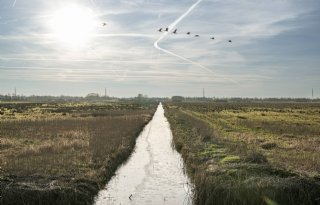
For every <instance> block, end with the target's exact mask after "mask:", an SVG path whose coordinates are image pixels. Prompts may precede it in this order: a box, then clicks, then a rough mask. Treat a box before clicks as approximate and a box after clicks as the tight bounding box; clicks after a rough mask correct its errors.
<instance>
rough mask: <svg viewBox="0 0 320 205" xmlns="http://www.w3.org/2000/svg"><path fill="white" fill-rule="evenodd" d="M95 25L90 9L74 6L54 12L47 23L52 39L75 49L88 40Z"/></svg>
mask: <svg viewBox="0 0 320 205" xmlns="http://www.w3.org/2000/svg"><path fill="white" fill-rule="evenodd" d="M96 24H97V23H96V19H95V16H94V15H93V12H92V11H91V10H90V9H88V8H85V7H80V6H78V5H74V4H71V5H68V6H65V7H63V8H62V9H60V10H58V11H56V12H55V13H54V14H53V16H52V19H51V21H50V22H49V25H50V28H51V30H52V33H53V36H54V38H56V39H57V40H59V41H60V42H61V43H62V44H63V45H65V46H66V45H67V46H71V47H76V48H77V47H80V46H83V45H85V44H86V43H87V42H88V41H89V40H90V38H91V36H92V34H93V31H94V28H95V25H96Z"/></svg>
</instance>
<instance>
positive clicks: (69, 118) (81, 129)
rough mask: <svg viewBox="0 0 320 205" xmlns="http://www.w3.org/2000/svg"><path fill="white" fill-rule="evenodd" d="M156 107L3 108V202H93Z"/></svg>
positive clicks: (76, 105) (0, 174)
mask: <svg viewBox="0 0 320 205" xmlns="http://www.w3.org/2000/svg"><path fill="white" fill-rule="evenodd" d="M155 108H156V104H147V105H141V104H134V103H122V104H121V103H84V102H83V103H7V104H5V103H2V104H0V119H1V120H0V141H1V142H0V190H1V192H0V195H1V196H0V204H90V203H92V200H93V197H94V195H95V194H96V193H97V192H98V190H99V189H101V188H103V186H104V185H105V183H106V182H107V181H108V180H109V179H110V178H111V177H112V176H113V174H114V172H115V170H116V168H117V167H118V166H119V165H120V164H122V163H123V162H124V161H125V160H126V159H127V158H128V156H129V155H130V153H131V152H132V150H133V148H134V145H135V140H136V137H137V136H138V134H139V133H140V131H141V130H142V129H143V127H144V125H145V124H146V123H147V122H148V121H149V120H150V119H151V117H152V115H153V113H154V111H155Z"/></svg>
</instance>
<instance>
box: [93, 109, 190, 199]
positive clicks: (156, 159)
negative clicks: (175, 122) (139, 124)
mask: <svg viewBox="0 0 320 205" xmlns="http://www.w3.org/2000/svg"><path fill="white" fill-rule="evenodd" d="M191 196H192V193H191V185H190V181H189V179H188V177H187V176H186V175H185V174H184V171H183V161H182V158H181V156H180V154H179V153H178V152H177V151H176V150H175V149H174V148H173V146H172V133H171V130H170V126H169V123H168V121H167V119H166V118H165V116H164V110H163V107H162V105H161V103H160V104H159V106H158V108H157V111H156V113H155V114H154V117H153V119H152V120H151V121H150V122H149V124H148V125H146V127H145V128H144V130H143V131H142V132H141V134H140V136H139V137H138V139H137V143H136V147H135V151H134V153H133V154H132V155H131V157H130V158H129V160H128V161H127V163H125V164H124V165H123V166H121V167H120V168H119V169H118V170H117V172H116V175H115V176H114V177H113V178H112V179H111V180H110V181H109V183H108V184H107V185H106V187H105V189H103V190H101V191H100V192H99V194H98V196H97V197H96V199H95V204H96V205H102V204H107V205H120V204H121V205H126V204H137V205H138V204H139V205H146V204H152V205H158V204H168V205H171V204H172V205H180V204H181V205H182V204H192V200H191Z"/></svg>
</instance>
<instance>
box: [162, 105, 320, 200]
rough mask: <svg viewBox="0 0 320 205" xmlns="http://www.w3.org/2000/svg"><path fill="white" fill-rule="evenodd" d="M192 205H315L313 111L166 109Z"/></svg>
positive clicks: (318, 123) (319, 181)
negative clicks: (189, 181) (192, 188)
mask: <svg viewBox="0 0 320 205" xmlns="http://www.w3.org/2000/svg"><path fill="white" fill-rule="evenodd" d="M166 113H167V114H166V116H167V118H168V120H169V122H170V124H171V129H172V132H173V139H174V143H175V146H176V148H177V150H179V151H180V152H181V153H182V156H183V158H184V161H185V162H186V168H187V170H188V174H189V176H190V177H191V179H192V181H193V183H194V184H195V196H194V200H195V204H269V205H271V204H273V205H274V204H279V205H280V204H281V205H283V204H320V104H319V103H183V102H181V103H167V104H166Z"/></svg>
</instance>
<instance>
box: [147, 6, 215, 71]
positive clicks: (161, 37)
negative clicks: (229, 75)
mask: <svg viewBox="0 0 320 205" xmlns="http://www.w3.org/2000/svg"><path fill="white" fill-rule="evenodd" d="M202 1H203V0H198V1H197V2H196V3H194V4H193V5H192V6H191V7H190V8H189V9H188V10H187V11H186V12H185V13H184V14H182V15H181V16H180V17H179V18H178V19H177V20H175V21H174V22H173V23H172V24H171V25H170V26H169V30H168V32H164V33H163V34H162V35H161V36H160V38H159V39H158V40H156V41H155V42H154V44H153V45H154V47H155V48H157V49H158V50H160V51H162V52H165V53H167V54H169V55H172V56H174V57H177V58H180V59H181V60H184V61H186V62H189V63H191V64H193V65H197V66H199V67H200V68H202V69H204V70H205V71H207V72H210V73H212V71H211V70H210V69H208V68H207V67H205V66H203V65H201V64H200V63H197V62H194V61H192V60H189V59H187V58H185V57H183V56H180V55H178V54H176V53H173V52H171V51H168V50H166V49H164V48H161V47H160V46H159V43H160V41H161V40H162V39H163V38H164V37H166V36H167V35H168V34H169V33H170V32H171V31H172V29H174V27H175V26H176V25H178V23H180V22H181V21H182V20H183V19H184V18H185V17H186V16H187V15H189V14H190V12H191V11H192V10H193V9H194V8H196V6H198V4H200V3H201V2H202Z"/></svg>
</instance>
